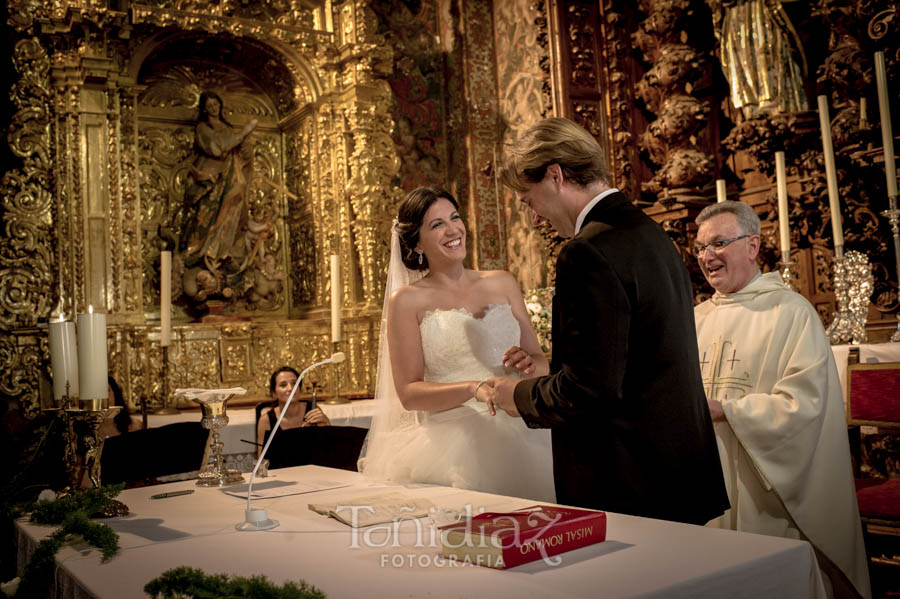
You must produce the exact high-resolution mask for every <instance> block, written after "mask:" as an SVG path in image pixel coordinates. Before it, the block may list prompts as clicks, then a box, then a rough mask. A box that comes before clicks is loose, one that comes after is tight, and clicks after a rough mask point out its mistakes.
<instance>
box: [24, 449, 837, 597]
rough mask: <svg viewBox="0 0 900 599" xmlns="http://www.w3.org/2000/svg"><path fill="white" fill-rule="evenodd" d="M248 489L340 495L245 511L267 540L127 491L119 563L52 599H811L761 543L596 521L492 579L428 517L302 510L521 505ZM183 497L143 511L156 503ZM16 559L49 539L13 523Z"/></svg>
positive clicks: (743, 536)
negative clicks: (216, 580) (295, 592)
mask: <svg viewBox="0 0 900 599" xmlns="http://www.w3.org/2000/svg"><path fill="white" fill-rule="evenodd" d="M273 472H274V478H270V479H261V480H263V481H264V480H274V481H299V482H309V481H312V480H318V481H323V480H327V481H335V482H336V483H342V484H348V485H350V486H348V487H345V488H341V489H333V490H328V491H319V492H315V493H310V494H305V495H293V496H288V497H280V498H274V499H266V500H256V501H254V507H264V508H266V509H267V510H268V512H269V517H270V518H273V519H275V520H278V521H280V526H279V527H277V528H275V529H273V530H271V531H262V532H238V531H236V530H235V528H234V525H235V524H236V523H238V522H241V521H243V517H244V509H245V507H246V499H240V498H237V497H232V496H229V495H226V494H224V493H223V492H222V490H220V489H209V488H198V487H195V486H194V484H193V482H188V481H183V482H179V483H172V484H169V485H161V486H155V487H144V488H138V489H130V490H127V491H125V492H124V493H122V495H121V496H120V499H121V500H122V501H124V502H125V503H126V504H127V505H128V506H129V507H130V508H131V511H132V515H131V516H129V517H126V518H117V519H112V520H109V521H108V523H109V524H110V526H112V527H113V528H114V529H115V530H116V531H117V532H118V533H119V536H120V544H121V550H120V552H119V554H118V555H117V556H116V557H115V558H113V559H112V560H111V561H110V562H108V563H106V564H101V563H100V557H99V552H98V551H97V550H95V549H88V548H86V547H84V546H75V547H72V546H66V547H63V549H61V550H60V552H59V553H58V554H57V561H58V562H59V565H60V567H59V568H58V569H57V586H58V590H60V592H59V593H57V595H56V597H63V596H65V597H66V598H72V599H78V598H81V597H97V598H100V599H107V598H115V599H129V598H133V599H146V595H144V594H143V591H142V587H143V586H144V584H146V583H147V582H148V581H150V580H151V579H153V578H154V577H156V576H158V575H160V574H161V573H162V572H163V571H165V570H168V569H170V568H174V567H177V566H182V565H188V566H192V567H195V568H201V569H203V570H205V571H206V572H207V573H208V574H212V573H228V574H233V575H241V576H250V575H254V574H263V575H265V576H267V577H268V578H269V580H271V581H272V582H274V583H278V584H282V583H284V582H285V581H288V580H298V579H303V580H305V581H307V582H308V583H310V584H313V585H315V586H317V587H318V588H320V589H321V590H323V591H324V592H325V593H326V594H327V595H328V597H329V598H330V599H340V598H343V597H350V598H357V597H426V596H427V597H431V598H441V597H514V598H516V599H525V598H527V597H535V598H541V599H543V598H553V597H559V598H575V597H615V598H620V597H660V598H662V597H665V598H667V599H671V598H680V597H683V598H692V599H696V598H702V597H710V598H717V599H718V598H721V597H736V598H740V597H747V598H749V597H765V598H767V599H778V598H785V599H800V598H805V597H816V598H818V597H822V596H823V595H824V592H823V589H822V580H821V577H820V575H819V570H818V568H817V567H816V560H815V556H814V553H813V550H812V548H811V546H810V545H809V544H808V543H806V542H804V541H793V540H788V539H782V538H777V537H766V536H760V535H752V534H747V533H740V532H733V531H727V530H719V529H712V528H705V527H699V526H691V525H687V524H676V523H672V522H665V521H661V520H650V519H646V518H636V517H632V516H623V515H620V514H612V513H610V514H608V529H607V541H606V542H603V543H599V544H596V545H592V546H590V547H586V548H583V549H578V550H575V551H572V552H569V553H566V554H563V555H562V563H561V564H560V565H556V566H551V565H548V564H545V563H544V562H541V561H538V562H533V563H530V564H526V565H523V566H520V567H518V568H513V569H511V570H506V571H500V570H492V569H490V568H483V567H479V566H474V565H459V564H458V563H455V562H449V561H443V560H441V559H439V558H438V555H439V552H440V550H439V548H438V547H439V546H438V544H437V541H436V540H434V539H432V537H431V528H430V526H429V525H428V520H427V519H420V520H416V521H407V522H404V523H402V524H400V525H399V526H397V527H395V528H394V529H393V530H392V529H391V527H390V526H387V525H381V526H375V527H370V528H368V529H362V530H358V531H354V530H353V529H350V528H349V527H347V526H345V525H343V524H341V523H339V522H338V521H336V520H334V519H330V518H326V517H324V516H320V515H318V514H315V513H313V512H311V511H309V510H308V509H307V505H308V504H309V503H311V502H313V503H326V502H329V501H339V500H341V499H344V500H346V499H347V498H349V497H364V496H369V495H373V494H377V493H381V492H386V491H390V490H403V492H404V493H408V494H409V495H411V496H417V497H427V498H429V499H431V500H432V501H433V502H434V503H435V504H436V505H438V506H440V507H442V508H449V509H460V508H462V507H463V506H464V505H466V504H470V505H472V508H473V510H474V511H476V512H477V511H478V510H479V509H480V508H484V509H485V510H495V511H500V510H510V509H516V508H521V507H525V506H527V505H531V504H532V503H533V502H531V501H528V500H524V499H516V498H510V497H502V496H499V495H488V494H484V493H476V492H472V491H462V490H459V489H451V488H447V487H433V486H418V487H416V488H407V489H401V488H400V487H384V486H376V485H372V484H370V483H367V482H366V481H365V480H364V479H363V478H362V476H361V475H360V474H358V473H355V472H349V471H343V470H331V469H327V468H320V467H318V466H302V467H299V468H287V469H284V470H276V471H273ZM180 489H193V490H194V493H193V494H190V495H185V496H179V497H172V498H167V499H156V500H153V499H150V498H149V497H150V495H152V494H156V493H162V492H165V491H174V490H180ZM16 531H17V538H18V542H19V549H20V554H19V555H20V562H19V569H20V572H21V569H22V567H23V560H24V558H25V557H26V556H27V555H28V554H29V553H30V551H32V550H33V548H34V546H35V545H36V543H37V542H38V541H39V540H40V539H41V538H43V537H45V536H47V535H48V534H49V532H50V529H48V528H47V527H41V526H35V525H32V524H30V523H28V522H24V521H19V522H17V523H16Z"/></svg>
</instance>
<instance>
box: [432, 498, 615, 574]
mask: <svg viewBox="0 0 900 599" xmlns="http://www.w3.org/2000/svg"><path fill="white" fill-rule="evenodd" d="M440 530H441V545H442V551H441V553H442V555H443V556H444V557H446V558H450V559H457V560H460V561H466V562H470V563H473V564H476V565H479V566H487V567H490V568H500V569H506V568H514V567H516V566H519V565H521V564H526V563H528V562H533V561H535V560H539V559H542V558H548V557H550V556H553V555H557V554H559V553H564V552H566V551H571V550H573V549H578V548H579V547H587V546H588V545H593V544H594V543H600V542H602V541H604V540H606V513H605V512H598V511H595V510H583V509H577V508H571V507H556V506H551V505H536V506H533V507H527V508H523V509H521V510H516V511H514V512H485V513H483V514H478V515H477V516H474V517H473V518H472V519H471V520H467V521H465V522H458V523H454V524H448V525H446V526H441V527H440Z"/></svg>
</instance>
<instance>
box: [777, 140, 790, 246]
mask: <svg viewBox="0 0 900 599" xmlns="http://www.w3.org/2000/svg"><path fill="white" fill-rule="evenodd" d="M775 188H776V190H777V192H778V236H779V239H780V241H781V261H782V262H787V261H789V260H790V259H791V232H790V221H789V219H788V214H789V212H788V198H787V173H786V171H785V166H784V152H775Z"/></svg>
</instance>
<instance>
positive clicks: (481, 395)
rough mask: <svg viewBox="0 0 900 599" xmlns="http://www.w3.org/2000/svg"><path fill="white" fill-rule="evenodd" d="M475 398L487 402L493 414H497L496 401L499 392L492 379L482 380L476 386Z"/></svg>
mask: <svg viewBox="0 0 900 599" xmlns="http://www.w3.org/2000/svg"><path fill="white" fill-rule="evenodd" d="M474 395H475V399H477V400H478V401H482V402H484V403H486V404H487V407H488V411H489V412H490V413H491V416H496V415H497V408H495V407H494V403H495V402H496V401H497V392H496V391H495V390H494V386H493V382H491V380H490V379H488V380H484V381H481V382H480V383H478V384H477V385H476V386H475V393H474Z"/></svg>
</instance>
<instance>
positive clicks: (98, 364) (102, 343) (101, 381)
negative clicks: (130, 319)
mask: <svg viewBox="0 0 900 599" xmlns="http://www.w3.org/2000/svg"><path fill="white" fill-rule="evenodd" d="M77 328H78V379H79V383H80V387H81V395H80V396H81V401H82V404H87V405H86V406H85V407H86V408H89V409H93V410H99V409H101V408H102V407H104V405H105V404H106V399H107V397H108V396H109V394H108V392H107V389H106V386H107V377H108V376H109V373H108V368H107V363H106V314H100V313H99V312H94V307H93V306H89V307H88V313H87V314H79V315H78V320H77Z"/></svg>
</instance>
